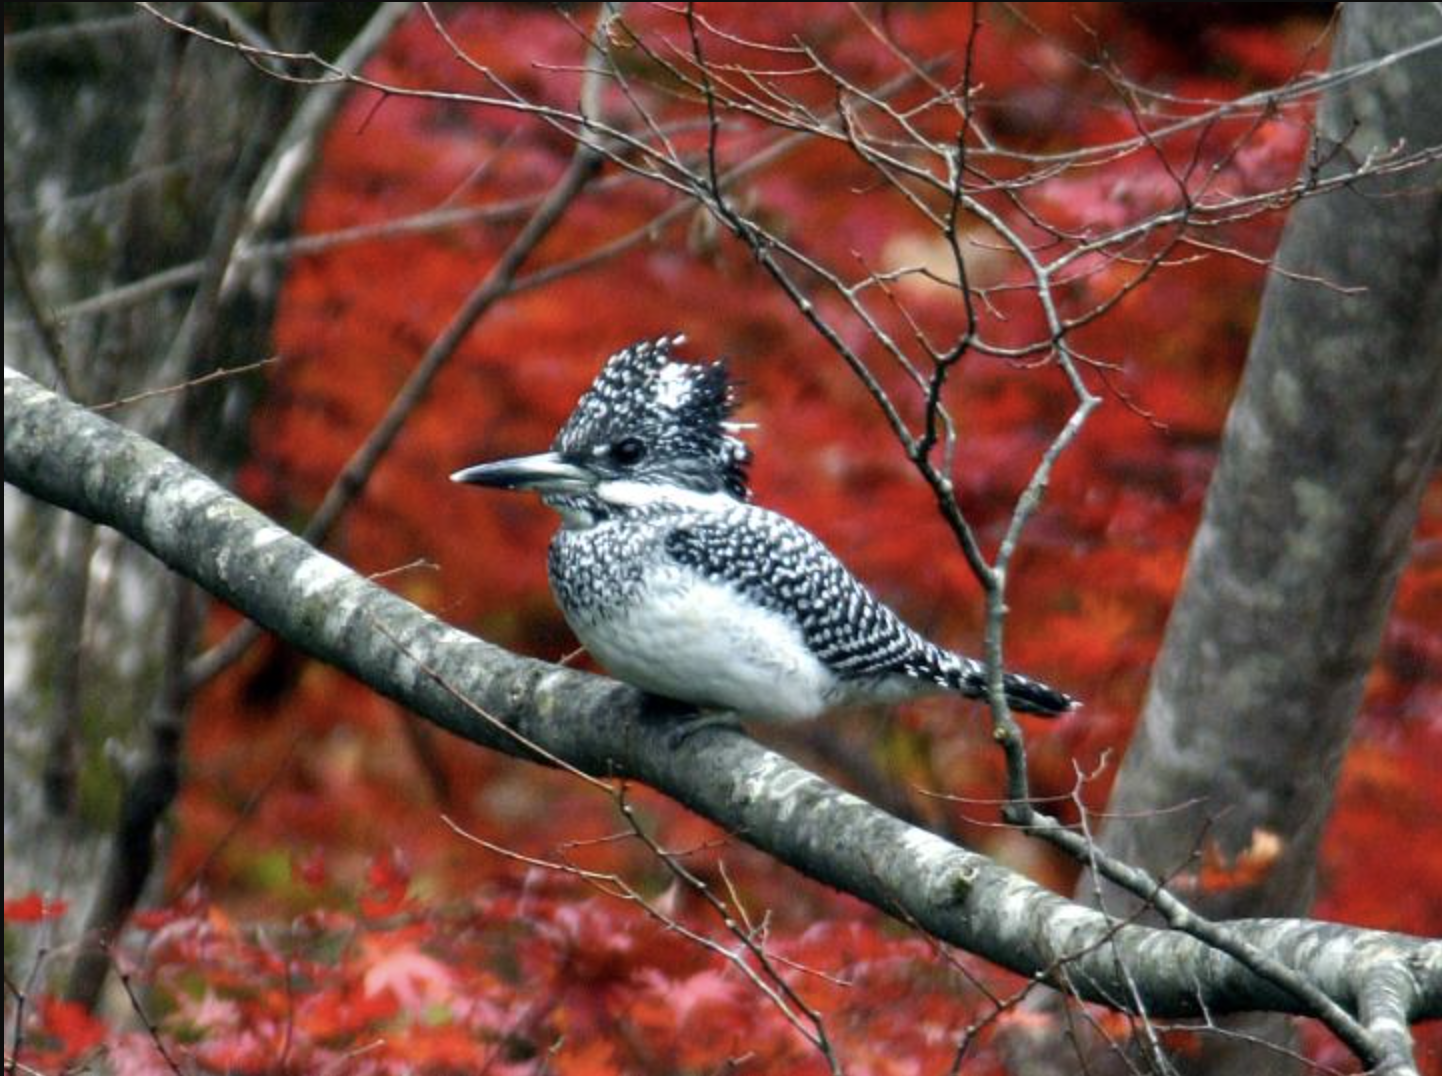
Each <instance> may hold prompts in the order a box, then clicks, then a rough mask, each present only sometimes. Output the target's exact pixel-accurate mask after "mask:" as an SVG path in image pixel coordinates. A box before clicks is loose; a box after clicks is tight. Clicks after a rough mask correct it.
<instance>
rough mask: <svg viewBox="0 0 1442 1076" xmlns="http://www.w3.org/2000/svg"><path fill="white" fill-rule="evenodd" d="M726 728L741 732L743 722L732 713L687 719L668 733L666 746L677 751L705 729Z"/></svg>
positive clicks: (701, 715)
mask: <svg viewBox="0 0 1442 1076" xmlns="http://www.w3.org/2000/svg"><path fill="white" fill-rule="evenodd" d="M716 728H724V729H731V730H732V731H733V732H740V731H741V722H740V721H739V720H738V719H737V717H736V715H735V714H732V713H703V714H697V715H696V716H694V717H690V718H687V719H686V720H685V721H682V722H681V723H680V724H678V725H677V726H676V727H675V728H673V729H671V730H670V731H669V732H667V733H666V746H667V747H669V748H670V749H671V750H672V751H675V750H676V749H677V748H679V747H680V746H681V745H682V744H684V743H685V742H686V741H687V740H689V739H690V738H691V737H692V736H694V735H696V733H698V732H700V731H702V730H703V729H716Z"/></svg>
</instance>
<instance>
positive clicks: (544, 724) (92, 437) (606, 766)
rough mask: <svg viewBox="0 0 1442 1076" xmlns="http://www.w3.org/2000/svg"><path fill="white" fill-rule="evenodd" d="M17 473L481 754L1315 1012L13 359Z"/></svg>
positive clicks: (1425, 1009) (1361, 940) (1113, 987)
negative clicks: (405, 597) (252, 487)
mask: <svg viewBox="0 0 1442 1076" xmlns="http://www.w3.org/2000/svg"><path fill="white" fill-rule="evenodd" d="M5 481H6V482H9V483H12V484H14V485H15V486H17V487H19V488H20V489H23V490H25V491H26V492H28V493H30V494H32V495H33V496H35V497H38V498H40V499H42V500H45V501H48V502H50V503H52V504H56V505H59V506H60V507H63V508H66V509H69V510H71V511H74V512H77V513H79V514H80V515H83V516H86V517H87V518H89V519H92V520H95V521H96V522H98V523H103V524H106V525H108V526H111V527H114V528H115V529H116V530H118V531H120V532H121V533H123V534H125V535H126V536H127V537H129V538H130V539H131V540H133V541H135V542H137V543H138V544H139V545H141V546H143V547H144V548H145V549H147V550H149V551H150V552H151V553H153V554H154V555H155V556H156V557H158V558H159V559H160V560H162V561H163V562H165V563H166V564H167V565H169V566H170V567H171V568H173V569H174V570H175V571H177V572H179V573H181V574H182V575H184V576H186V577H187V578H189V579H192V580H194V581H195V582H196V583H198V584H199V585H200V586H202V587H204V588H205V589H206V590H208V591H209V592H210V593H212V594H214V595H215V596H216V597H218V598H220V599H221V600H223V601H225V602H227V603H229V604H230V605H233V606H234V607H235V608H236V609H238V610H240V611H241V612H242V613H244V614H246V615H247V616H249V617H251V618H253V619H254V620H256V621H257V622H258V623H260V624H261V625H263V626H264V627H266V628H268V629H270V630H271V631H273V632H275V633H276V634H277V635H279V636H280V637H281V638H283V639H285V640H286V641H287V642H289V643H291V644H293V645H294V646H296V647H298V648H300V649H302V650H304V651H306V652H307V653H309V654H311V655H313V656H315V657H316V658H319V659H320V660H322V661H325V662H327V663H329V664H332V665H335V666H336V667H338V668H340V669H343V670H345V671H346V672H348V673H350V674H352V675H353V676H355V677H357V678H358V679H359V680H361V681H363V682H364V683H366V684H367V685H369V686H370V687H372V688H373V689H374V690H376V691H378V692H380V693H381V694H383V695H386V696H388V697H389V698H392V699H394V700H396V701H397V702H399V703H401V704H402V705H403V706H405V707H407V708H408V709H410V710H411V711H413V712H414V713H416V714H418V715H419V716H421V717H423V718H425V719H426V720H428V721H431V722H433V723H434V724H436V725H439V726H440V727H442V728H444V729H447V730H448V731H450V732H453V733H455V734H456V735H458V736H460V737H462V738H464V739H466V740H469V741H471V742H472V743H476V744H479V745H481V746H483V747H487V748H490V749H493V750H497V751H502V752H505V753H507V754H510V755H515V756H518V757H524V758H532V759H535V758H536V757H537V755H536V753H535V752H534V751H533V750H531V749H530V748H528V747H527V746H526V745H525V743H524V742H523V741H522V740H521V739H519V738H518V737H517V736H516V735H513V734H512V733H513V732H514V733H515V734H518V735H519V737H524V740H525V741H529V742H530V743H531V744H534V745H537V746H538V747H540V748H541V749H543V750H544V751H545V752H549V753H550V754H552V755H554V756H555V757H556V758H559V759H562V760H564V761H565V762H567V763H570V764H572V765H574V766H576V767H578V768H580V769H582V770H586V771H588V772H591V773H594V774H598V775H612V776H617V777H629V778H635V779H638V780H640V781H643V782H645V783H646V784H649V785H651V786H652V787H654V788H657V789H659V790H660V791H662V792H664V793H666V794H667V795H670V796H672V797H674V798H675V799H677V800H678V801H680V802H681V803H683V804H685V805H686V806H688V807H690V808H691V809H692V810H694V811H696V812H697V813H699V814H701V815H704V816H705V817H707V818H709V819H711V820H712V821H713V822H715V823H716V824H718V825H720V826H722V827H724V828H725V829H726V830H728V831H729V832H731V833H734V834H735V835H737V836H738V837H739V838H741V839H743V840H745V841H747V842H749V843H750V844H752V845H754V846H756V847H757V848H759V849H761V850H762V851H765V852H767V853H769V854H770V855H773V856H775V857H776V858H777V859H779V860H781V861H783V862H785V863H787V864H789V865H790V866H792V867H794V868H795V869H797V870H798V871H801V872H802V873H804V874H807V875H809V876H811V877H812V878H815V879H817V880H818V881H821V882H824V883H826V884H828V885H831V886H834V887H836V888H837V889H840V890H843V891H844V892H847V893H851V894H853V895H854V896H857V897H859V898H861V899H862V900H865V901H867V902H868V903H870V904H872V905H874V906H875V907H877V908H879V909H881V910H883V911H885V912H887V913H889V914H892V915H895V916H897V917H899V918H901V919H903V920H905V921H906V922H908V923H911V924H914V925H916V926H918V927H920V928H921V929H923V930H925V931H927V932H929V933H930V934H932V935H934V936H935V937H937V938H939V939H941V940H943V941H945V942H948V943H951V944H953V945H956V946H958V947H960V948H962V949H965V950H967V951H968V952H972V953H976V954H978V955H980V956H984V957H986V958H988V959H990V960H993V961H995V962H996V963H997V964H1000V965H1002V966H1004V967H1007V968H1010V969H1011V970H1013V971H1016V972H1019V973H1021V974H1023V975H1027V976H1032V977H1035V978H1037V979H1041V980H1045V981H1048V982H1053V983H1056V984H1061V983H1062V981H1063V977H1064V979H1065V983H1066V985H1067V986H1068V987H1070V988H1071V989H1073V990H1075V991H1076V992H1077V993H1078V994H1079V995H1080V996H1081V997H1083V998H1085V999H1087V1000H1091V1001H1097V1002H1101V1003H1104V1004H1109V1005H1113V1006H1116V1007H1118V1008H1128V1007H1130V1006H1131V999H1132V998H1133V996H1134V995H1133V991H1134V990H1135V991H1136V996H1139V997H1140V998H1141V999H1142V1000H1143V1002H1144V1004H1145V1006H1146V1008H1147V1011H1148V1013H1149V1014H1150V1015H1151V1016H1153V1017H1185V1016H1191V1015H1197V1014H1199V1013H1202V1012H1204V1011H1205V1012H1208V1013H1211V1014H1213V1015H1216V1014H1219V1013H1224V1012H1236V1011H1246V1010H1269V1011H1279V1012H1291V1011H1294V1005H1295V1003H1294V1002H1293V1001H1292V1000H1291V999H1290V998H1289V997H1288V996H1287V995H1285V994H1283V993H1281V992H1280V991H1278V990H1276V989H1275V988H1273V987H1271V986H1269V985H1267V984H1266V983H1264V982H1262V981H1261V980H1259V979H1258V978H1256V977H1255V976H1253V975H1252V974H1251V973H1250V972H1248V971H1247V970H1246V969H1245V968H1243V967H1241V966H1240V965H1239V964H1237V963H1236V962H1235V961H1233V960H1232V959H1231V958H1229V957H1227V956H1226V955H1225V954H1222V953H1219V952H1217V951H1216V950H1213V949H1209V948H1208V947H1207V946H1205V945H1204V944H1203V943H1201V942H1199V941H1198V940H1196V939H1195V938H1192V937H1190V936H1188V935H1186V934H1182V933H1180V932H1177V931H1170V930H1162V929H1154V928H1150V927H1142V926H1137V925H1122V924H1118V923H1117V922H1116V921H1114V920H1112V919H1110V918H1108V917H1107V916H1105V915H1103V914H1102V913H1100V912H1097V911H1094V910H1092V909H1089V908H1085V907H1082V906H1080V905H1077V904H1074V903H1072V902H1070V901H1068V900H1065V899H1063V898H1062V897H1059V896H1057V895H1056V894H1054V893H1051V892H1049V891H1048V890H1045V889H1043V888H1041V887H1040V886H1038V885H1036V884H1035V883H1033V882H1031V881H1029V880H1027V879H1026V878H1024V877H1022V876H1020V875H1018V874H1015V873H1013V872H1012V871H1009V870H1006V869H1005V868H1003V867H1000V866H998V865H997V864H995V863H993V862H992V861H991V860H989V859H987V858H986V857H985V856H982V855H978V854H977V853H975V852H972V851H969V850H967V849H965V848H962V847H959V846H957V845H954V844H951V843H949V842H947V841H945V840H943V839H942V838H940V837H938V836H936V835H934V834H932V833H928V832H926V831H925V830H921V829H918V828H916V827H914V826H911V825H908V824H906V823H904V822H902V821H900V820H898V819H896V818H894V817H892V816H890V815H888V814H886V813H885V812H884V811H882V810H880V809H879V808H877V807H875V806H873V805H872V804H869V803H867V802H865V801H863V800H861V799H859V798H857V797H856V796H853V795H851V794H849V793H847V792H844V791H842V790H840V789H838V788H836V787H834V786H833V785H831V784H829V783H828V782H826V781H825V780H823V779H822V778H820V777H818V776H817V775H816V774H813V773H810V772H809V771H807V770H805V769H803V768H801V767H800V766H797V765H796V764H795V763H793V762H791V761H790V760H788V759H786V758H784V757H783V756H781V755H778V754H776V753H775V752H772V751H769V750H767V749H766V748H764V747H761V746H760V745H758V744H756V743H755V742H753V741H752V740H750V739H749V738H747V737H746V736H744V735H741V734H739V733H737V732H735V731H732V730H727V729H711V730H706V731H703V732H699V733H697V734H695V735H694V736H692V737H690V738H689V739H687V740H686V741H685V742H684V743H683V744H682V745H680V746H679V747H675V748H673V747H671V746H670V744H669V741H668V736H667V728H666V727H665V726H664V725H662V724H658V723H657V722H656V721H655V720H654V719H651V718H648V717H647V716H646V713H645V710H644V706H643V697H642V696H641V695H640V694H639V693H638V692H636V691H634V690H632V689H630V688H627V687H624V686H622V685H620V684H617V683H615V682H613V681H610V680H606V679H604V678H601V677H596V676H588V675H586V674H584V673H577V672H573V671H570V670H567V669H563V668H560V667H558V666H553V665H548V664H545V663H543V662H538V661H533V660H529V659H526V658H520V657H517V656H515V655H513V654H509V653H507V652H506V651H503V650H501V649H499V648H497V647H494V646H490V645H488V644H487V643H484V642H482V641H480V640H478V639H475V638H473V637H472V636H469V635H466V634H465V633H463V632H460V631H457V630H456V629H454V628H451V627H449V626H448V625H446V624H444V623H442V622H441V621H440V620H437V619H436V618H435V617H432V616H430V615H429V614H427V613H425V612H423V611H421V610H420V609H418V608H416V607H415V606H413V605H410V604H409V603H407V602H405V601H402V600H401V599H400V598H398V597H396V596H395V595H393V594H391V593H389V592H388V591H386V590H384V589H382V588H380V587H378V586H375V585H374V584H372V583H370V582H368V581H366V580H365V579H363V578H361V577H360V576H358V575H356V574H355V573H354V572H352V571H350V570H349V569H347V568H346V567H344V566H343V565H341V564H340V563H339V562H337V561H335V560H334V559H332V558H330V557H328V556H326V555H324V554H322V553H320V552H318V551H317V550H315V549H314V548H313V547H311V546H309V545H307V544H306V543H304V542H302V541H301V540H300V539H298V538H296V537H295V536H294V535H292V534H290V533H289V532H287V531H286V530H284V529H283V528H281V527H280V526H278V525H277V524H275V523H274V522H272V521H271V520H269V519H267V518H266V517H265V516H263V515H261V514H260V513H259V512H257V511H256V510H255V509H253V508H251V507H250V506H249V505H247V504H245V503H244V502H242V501H240V500H238V499H237V498H236V497H234V496H233V495H231V494H230V493H228V492H227V491H226V490H224V489H222V488H221V487H220V486H218V485H216V484H215V483H214V482H212V481H211V480H210V479H208V478H207V477H205V476H204V475H203V474H201V473H200V472H198V471H196V470H195V469H194V468H192V467H190V466H189V465H188V464H186V463H185V462H184V461H182V460H180V459H179V458H177V457H176V456H174V455H172V454H170V453H169V452H167V451H165V450H164V449H162V448H160V447H159V446H157V445H155V444H154V443H152V442H150V441H147V440H146V439H144V438H142V437H140V436H138V435H136V434H134V433H131V432H129V431H127V430H124V429H122V428H121V427H119V426H116V425H114V424H113V423H111V422H109V421H107V420H105V419H103V418H101V417H99V416H97V415H95V414H92V413H91V412H88V411H86V410H84V409H83V408H80V407H78V406H76V405H74V404H71V403H68V402H66V401H64V400H62V399H60V398H59V397H58V396H56V395H54V394H53V393H51V392H49V391H47V390H45V389H43V388H41V387H40V386H39V385H37V384H35V383H34V382H33V381H31V380H30V379H29V378H26V377H25V376H24V375H22V374H19V373H17V372H15V371H12V370H10V369H8V368H7V370H6V374H5ZM462 696H463V697H464V698H465V699H469V700H471V701H472V702H473V703H474V706H470V705H467V704H466V703H465V702H464V701H462ZM488 718H490V719H491V720H488ZM1229 927H1231V929H1232V930H1234V931H1235V932H1237V933H1238V934H1239V935H1240V936H1242V937H1245V938H1246V939H1247V940H1248V941H1250V942H1251V943H1252V944H1253V945H1255V946H1257V947H1259V948H1261V949H1263V950H1265V951H1267V952H1269V953H1271V954H1273V955H1274V956H1275V957H1277V959H1279V960H1281V961H1283V962H1284V963H1286V964H1288V965H1289V966H1291V967H1293V968H1296V969H1297V970H1298V972H1299V973H1301V974H1303V975H1305V976H1307V977H1308V978H1309V979H1310V980H1311V981H1312V982H1315V983H1316V984H1317V985H1318V986H1319V987H1320V988H1321V989H1322V990H1324V991H1325V992H1326V993H1327V994H1328V995H1329V996H1331V997H1332V998H1333V999H1335V1000H1336V1001H1337V1002H1338V1003H1339V1004H1341V1005H1342V1006H1344V1007H1345V1008H1347V1009H1348V1010H1349V1011H1351V1012H1353V1013H1357V1012H1358V1011H1359V1009H1361V1008H1364V1007H1365V1008H1368V1009H1376V1008H1377V1005H1376V1004H1375V1000H1376V998H1378V997H1380V996H1382V995H1383V994H1385V996H1386V997H1387V999H1388V1000H1389V1006H1388V1011H1389V1013H1390V1015H1392V1016H1393V1017H1394V1018H1395V1017H1401V1018H1405V1019H1407V1020H1412V1021H1416V1020H1421V1019H1428V1018H1437V1017H1439V1016H1442V942H1437V941H1429V940H1426V939H1423V938H1417V937H1412V936H1410V935H1404V934H1391V933H1385V932H1381V931H1370V930H1361V929H1356V928H1352V927H1347V926H1343V925H1339V924H1333V923H1322V922H1316V921H1308V920H1291V919H1270V920H1263V919H1257V920H1237V921H1234V922H1232V923H1230V924H1229ZM1384 986H1385V989H1384ZM1364 998H1369V999H1372V1000H1371V1001H1369V1002H1368V1004H1367V1005H1366V1006H1363V1005H1362V1000H1363V999H1364Z"/></svg>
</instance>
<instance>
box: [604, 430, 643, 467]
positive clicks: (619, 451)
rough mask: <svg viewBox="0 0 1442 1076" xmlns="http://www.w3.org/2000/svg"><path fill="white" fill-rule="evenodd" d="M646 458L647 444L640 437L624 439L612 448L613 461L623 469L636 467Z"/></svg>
mask: <svg viewBox="0 0 1442 1076" xmlns="http://www.w3.org/2000/svg"><path fill="white" fill-rule="evenodd" d="M645 458H646V442H645V441H643V440H641V439H640V438H639V437H623V438H622V439H621V440H619V441H617V442H616V443H615V444H614V445H612V446H611V459H613V460H615V461H616V462H617V463H619V464H620V465H621V466H622V467H634V466H635V465H636V464H638V463H640V462H641V461H642V460H643V459H645Z"/></svg>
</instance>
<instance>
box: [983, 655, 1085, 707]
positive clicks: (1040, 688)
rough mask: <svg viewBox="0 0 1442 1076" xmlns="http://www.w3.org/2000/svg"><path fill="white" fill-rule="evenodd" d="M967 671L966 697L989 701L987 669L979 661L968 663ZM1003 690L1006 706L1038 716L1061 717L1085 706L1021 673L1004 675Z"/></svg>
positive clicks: (1002, 680) (1002, 679) (1002, 677)
mask: <svg viewBox="0 0 1442 1076" xmlns="http://www.w3.org/2000/svg"><path fill="white" fill-rule="evenodd" d="M964 670H965V671H964V672H963V673H962V675H961V677H960V678H959V679H960V684H959V685H958V686H959V687H960V689H961V692H962V694H964V695H967V696H970V697H971V698H973V699H984V698H986V667H985V666H984V665H982V664H981V663H980V662H979V661H969V660H968V661H967V663H966V665H965V667H964ZM1001 689H1002V692H1003V693H1004V694H1005V695H1006V704H1007V705H1008V706H1010V707H1011V708H1012V709H1013V710H1017V711H1019V712H1020V713H1024V714H1036V715H1037V716H1038V717H1059V716H1060V715H1062V714H1065V713H1069V712H1070V711H1072V710H1075V709H1076V708H1077V707H1078V706H1080V705H1081V703H1079V702H1077V700H1076V699H1074V698H1072V697H1071V696H1070V695H1068V694H1066V693H1065V692H1061V691H1058V690H1057V689H1056V688H1054V687H1048V686H1047V685H1046V684H1043V683H1042V682H1041V681H1040V680H1033V679H1032V678H1031V677H1029V676H1022V675H1021V674H1020V673H1002V674H1001Z"/></svg>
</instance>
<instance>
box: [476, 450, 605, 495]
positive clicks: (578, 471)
mask: <svg viewBox="0 0 1442 1076" xmlns="http://www.w3.org/2000/svg"><path fill="white" fill-rule="evenodd" d="M451 481H452V482H464V483H466V484H467V485H471V486H490V487H492V488H494V489H530V490H536V491H538V492H540V493H577V492H582V491H584V490H588V489H591V488H592V487H593V486H595V484H596V477H595V476H594V475H593V474H591V472H590V471H588V470H586V469H585V468H584V467H578V466H577V465H576V464H574V463H570V462H568V461H567V460H566V459H565V457H563V456H562V455H561V454H560V453H559V452H541V453H538V454H537V455H535V456H517V457H516V458H515V459H509V460H496V461H495V462H494V463H478V464H476V465H475V466H474V467H466V468H464V469H462V470H459V471H457V472H456V473H455V474H453V475H451Z"/></svg>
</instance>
